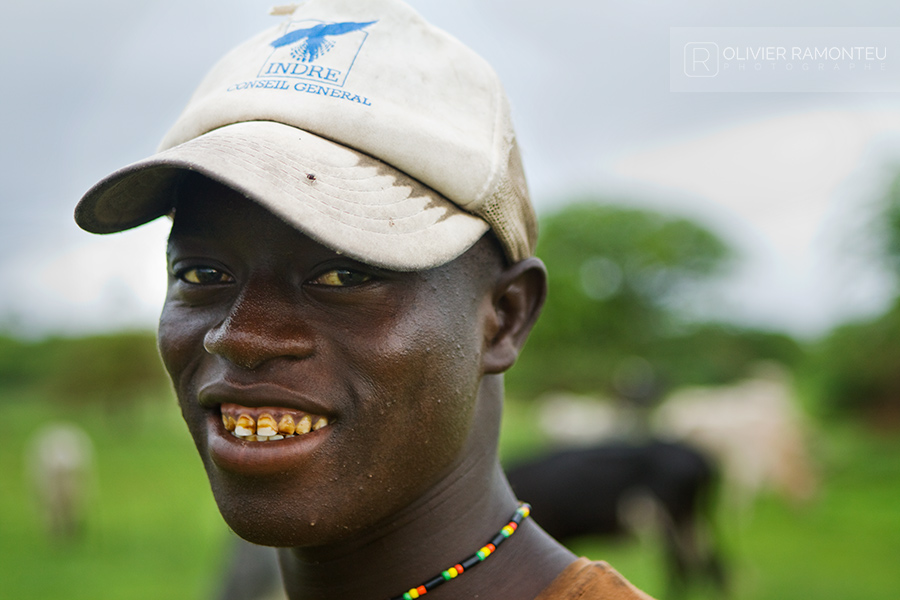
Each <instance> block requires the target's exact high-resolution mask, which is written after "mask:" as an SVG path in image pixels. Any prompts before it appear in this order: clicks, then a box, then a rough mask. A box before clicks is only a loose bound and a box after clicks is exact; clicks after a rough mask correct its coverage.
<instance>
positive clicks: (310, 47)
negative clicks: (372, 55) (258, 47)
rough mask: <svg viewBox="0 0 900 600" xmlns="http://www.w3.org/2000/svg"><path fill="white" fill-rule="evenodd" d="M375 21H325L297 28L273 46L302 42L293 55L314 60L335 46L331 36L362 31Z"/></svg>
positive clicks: (306, 61)
mask: <svg viewBox="0 0 900 600" xmlns="http://www.w3.org/2000/svg"><path fill="white" fill-rule="evenodd" d="M373 23H375V21H369V22H368V23H329V24H325V23H323V24H320V25H316V26H315V27H309V28H307V29H295V30H294V31H291V32H290V33H286V34H285V35H283V36H281V37H280V38H278V39H277V40H275V41H274V42H272V47H273V48H281V47H282V46H287V45H288V44H293V43H295V42H300V43H299V44H297V45H296V46H294V47H293V48H292V49H291V56H292V57H293V58H295V59H296V60H299V61H301V62H305V63H308V62H313V61H314V60H316V59H317V58H319V57H321V56H322V55H324V54H325V53H326V52H328V51H329V50H331V49H332V48H333V47H334V45H335V42H334V41H332V40H330V39H329V38H331V37H335V36H339V35H346V34H348V33H352V32H354V31H360V30H362V29H364V28H366V27H368V26H369V25H371V24H373Z"/></svg>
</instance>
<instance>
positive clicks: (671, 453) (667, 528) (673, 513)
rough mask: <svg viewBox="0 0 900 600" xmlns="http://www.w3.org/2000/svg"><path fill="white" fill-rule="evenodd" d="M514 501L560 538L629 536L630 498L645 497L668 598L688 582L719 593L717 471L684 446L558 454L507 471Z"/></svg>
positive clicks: (622, 447) (721, 583)
mask: <svg viewBox="0 0 900 600" xmlns="http://www.w3.org/2000/svg"><path fill="white" fill-rule="evenodd" d="M507 476H508V477H509V481H510V484H511V485H512V488H513V490H514V491H515V492H516V495H517V496H518V497H519V499H521V500H523V501H525V502H528V503H530V504H531V506H532V509H533V510H532V515H533V517H534V519H535V521H536V522H537V523H538V524H539V525H541V527H543V528H544V529H545V530H546V531H547V532H548V533H549V534H550V535H552V536H553V537H555V538H556V539H558V540H560V541H562V542H566V541H568V540H572V539H573V538H575V537H579V536H585V535H600V536H614V535H623V534H627V533H629V526H628V524H627V519H624V518H623V514H625V513H627V512H628V508H629V507H628V505H629V503H631V502H633V501H636V500H638V499H644V500H646V499H648V498H649V499H651V500H653V501H654V502H653V503H654V504H655V506H656V507H657V508H658V509H659V510H657V511H655V512H656V514H657V515H658V517H659V519H658V526H659V527H660V528H661V530H662V533H663V537H664V540H665V545H666V557H667V571H668V577H669V594H670V597H677V596H680V595H683V594H684V592H685V590H686V588H687V586H688V584H690V583H692V582H695V581H696V582H700V581H709V582H712V583H713V584H714V585H715V586H716V587H717V588H718V589H719V590H720V591H721V592H723V593H724V588H725V581H724V571H723V568H722V565H721V561H720V558H719V556H718V555H717V553H716V551H715V549H714V544H713V540H712V537H713V527H712V514H711V513H712V510H713V509H714V502H713V500H714V495H715V489H716V471H715V469H714V467H713V466H712V464H711V463H710V462H709V461H708V460H707V459H706V458H705V457H704V456H703V455H702V454H700V453H699V452H698V451H696V450H694V449H693V448H691V447H689V446H686V445H684V444H678V443H666V442H660V441H652V442H649V443H646V444H641V445H635V444H627V443H612V444H606V445H602V446H593V447H589V448H582V449H572V450H564V451H559V452H556V453H554V454H551V455H549V456H544V457H542V458H539V459H536V460H534V461H532V462H529V463H526V464H520V465H518V466H515V467H513V468H511V469H508V471H507Z"/></svg>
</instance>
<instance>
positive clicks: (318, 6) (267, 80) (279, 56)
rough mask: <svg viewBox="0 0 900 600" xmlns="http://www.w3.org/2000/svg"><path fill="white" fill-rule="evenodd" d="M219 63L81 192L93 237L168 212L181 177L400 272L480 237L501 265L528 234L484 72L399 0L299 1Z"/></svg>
mask: <svg viewBox="0 0 900 600" xmlns="http://www.w3.org/2000/svg"><path fill="white" fill-rule="evenodd" d="M275 11H276V12H278V13H281V14H284V15H286V17H287V18H286V19H285V20H284V21H283V22H282V23H281V24H279V25H278V26H276V27H274V28H272V29H270V30H268V31H265V32H263V33H261V34H259V35H257V36H255V37H254V38H252V39H250V40H249V41H247V42H245V43H244V44H242V45H240V46H239V47H237V48H236V49H234V50H232V51H231V52H230V53H228V54H227V55H226V56H225V57H224V58H222V59H221V60H220V61H219V63H218V64H216V65H215V66H214V67H213V69H212V70H211V71H210V72H209V73H208V74H207V76H206V77H205V79H204V80H203V81H202V83H201V84H200V86H199V88H198V89H197V90H196V91H195V92H194V94H193V96H192V97H191V99H190V101H189V102H188V104H187V107H186V108H185V109H184V111H183V112H182V114H181V116H180V117H179V118H178V120H177V121H176V123H175V124H174V126H173V127H172V128H171V130H170V131H169V132H168V133H167V134H166V136H165V138H164V139H163V141H162V143H161V145H160V148H159V151H158V153H157V154H155V155H153V156H150V157H149V158H147V159H144V160H141V161H138V162H136V163H133V164H131V165H129V166H126V167H124V168H123V169H120V170H119V171H116V172H115V173H113V174H111V175H109V176H108V177H106V178H104V179H103V180H101V181H100V182H99V183H97V184H96V185H95V186H94V187H93V188H91V189H90V190H89V191H88V192H87V193H86V194H85V195H84V197H83V198H82V199H81V201H80V202H79V204H78V206H77V208H76V209H75V220H76V222H77V223H78V225H79V226H81V227H82V228H83V229H85V230H87V231H90V232H94V233H112V232H117V231H122V230H125V229H129V228H132V227H136V226H138V225H141V224H143V223H146V222H148V221H151V220H153V219H155V218H157V217H160V216H163V215H166V214H169V213H171V211H172V209H173V205H174V204H175V202H176V199H177V194H178V188H179V184H180V182H181V181H182V180H183V178H184V177H185V176H186V175H187V174H188V173H190V172H197V173H201V174H203V175H205V176H207V177H209V178H211V179H214V180H216V181H219V182H220V183H223V184H225V185H227V186H230V187H232V188H234V189H235V190H237V191H239V192H241V193H243V194H244V195H246V196H247V197H248V198H250V199H252V200H254V201H256V202H258V203H260V204H261V205H263V206H265V207H266V208H267V209H269V210H271V211H272V212H273V213H274V214H276V215H277V216H279V217H280V218H281V219H283V220H284V221H285V222H287V223H289V224H291V225H293V226H294V227H296V228H297V229H299V230H300V231H302V232H303V233H305V234H307V235H309V236H310V237H312V238H313V239H315V240H317V241H319V242H320V243H322V244H324V245H325V246H328V247H330V248H332V249H333V250H336V251H339V252H342V253H344V254H346V255H347V256H350V257H352V258H355V259H357V260H360V261H362V262H365V263H368V264H372V265H375V266H380V267H384V268H388V269H394V270H400V271H411V270H421V269H428V268H431V267H435V266H438V265H441V264H444V263H446V262H448V261H450V260H452V259H454V258H456V257H457V256H459V255H460V254H462V253H463V252H465V251H466V250H467V249H468V248H469V247H471V246H472V245H473V244H474V243H475V242H476V241H477V240H478V239H479V238H480V237H481V236H483V235H484V234H485V233H486V232H487V231H488V230H492V231H493V233H494V235H495V236H496V237H497V239H498V240H499V241H500V244H501V245H502V247H503V249H504V251H505V253H506V256H507V258H508V259H509V260H510V261H511V262H516V261H519V260H521V259H523V258H525V257H528V256H531V255H532V253H533V252H534V245H535V241H536V237H537V225H536V219H535V215H534V210H533V208H532V205H531V202H530V199H529V194H528V188H527V185H526V182H525V177H524V172H523V169H522V163H521V159H520V156H519V150H518V148H517V145H516V139H515V133H514V131H513V127H512V122H511V119H510V109H509V103H508V100H507V98H506V94H505V92H504V91H503V88H502V86H501V84H500V81H499V78H498V77H497V75H496V73H495V72H494V70H493V69H492V68H491V67H490V66H489V65H488V64H487V62H486V61H484V60H483V59H482V58H481V57H479V56H478V55H477V54H476V53H474V52H473V51H472V50H470V49H469V48H467V47H466V46H464V45H463V44H462V43H461V42H459V41H458V40H456V39H455V38H453V37H451V36H450V35H448V34H446V33H445V32H443V31H441V30H439V29H437V28H436V27H433V26H431V25H430V24H428V23H427V22H425V20H424V19H422V17H421V16H419V15H418V14H417V13H416V12H415V11H414V10H413V9H412V8H410V7H409V6H407V5H406V4H404V3H403V2H400V1H399V0H309V1H308V2H304V3H302V4H299V5H292V6H291V7H286V8H281V9H275Z"/></svg>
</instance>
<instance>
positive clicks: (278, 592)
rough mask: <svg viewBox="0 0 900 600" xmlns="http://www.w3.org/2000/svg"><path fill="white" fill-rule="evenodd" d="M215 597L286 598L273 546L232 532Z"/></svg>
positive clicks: (220, 599) (237, 599) (228, 599)
mask: <svg viewBox="0 0 900 600" xmlns="http://www.w3.org/2000/svg"><path fill="white" fill-rule="evenodd" d="M213 597H214V598H215V599H216V600H287V594H285V591H284V586H283V585H282V583H281V571H280V569H279V567H278V554H277V553H276V551H275V548H270V547H268V546H257V545H256V544H251V543H250V542H246V541H244V540H242V539H241V538H239V537H237V536H234V541H233V542H232V544H231V550H230V555H229V557H228V562H227V564H226V566H225V569H224V572H223V573H222V577H221V578H220V586H219V589H218V591H217V592H216V594H215V595H214V596H213Z"/></svg>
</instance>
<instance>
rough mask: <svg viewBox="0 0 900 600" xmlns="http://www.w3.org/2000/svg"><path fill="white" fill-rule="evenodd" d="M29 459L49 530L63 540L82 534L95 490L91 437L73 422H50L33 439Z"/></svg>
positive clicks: (34, 488) (37, 499) (39, 502)
mask: <svg viewBox="0 0 900 600" xmlns="http://www.w3.org/2000/svg"><path fill="white" fill-rule="evenodd" d="M26 461H27V462H26V471H27V473H28V475H29V478H30V479H31V484H32V487H33V490H34V493H35V500H36V502H37V505H38V510H39V511H40V513H41V517H42V518H43V520H44V524H45V526H46V529H47V533H48V534H49V535H50V537H51V538H52V539H54V540H59V541H65V540H71V539H74V538H76V537H77V536H78V535H80V534H81V533H82V529H83V526H84V523H85V520H86V514H87V507H88V501H89V499H90V495H91V493H92V492H93V478H94V452H93V444H91V439H90V437H88V434H87V433H85V432H84V430H83V429H81V428H80V427H78V426H77V425H74V424H71V423H58V424H54V425H48V426H47V427H45V428H43V429H41V430H40V431H38V432H37V433H36V434H35V436H34V438H32V440H31V443H30V445H29V448H28V452H27V454H26Z"/></svg>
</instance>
